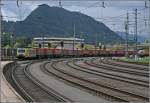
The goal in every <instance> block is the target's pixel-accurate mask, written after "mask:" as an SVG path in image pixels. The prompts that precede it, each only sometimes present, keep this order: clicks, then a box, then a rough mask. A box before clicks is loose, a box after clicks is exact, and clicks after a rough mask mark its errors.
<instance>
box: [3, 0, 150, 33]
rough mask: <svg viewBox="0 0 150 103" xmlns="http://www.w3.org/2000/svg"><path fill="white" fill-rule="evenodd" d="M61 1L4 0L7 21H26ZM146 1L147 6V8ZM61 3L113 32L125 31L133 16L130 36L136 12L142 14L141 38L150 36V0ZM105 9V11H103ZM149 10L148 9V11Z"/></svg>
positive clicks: (71, 0) (99, 0) (95, 0)
mask: <svg viewBox="0 0 150 103" xmlns="http://www.w3.org/2000/svg"><path fill="white" fill-rule="evenodd" d="M58 1H59V0H42V1H41V0H33V1H32V0H24V1H23V0H19V2H18V6H17V0H2V4H3V6H2V9H1V10H2V15H3V19H4V20H7V21H8V20H9V21H21V20H24V19H25V18H26V17H27V16H28V15H29V14H30V13H31V12H32V11H33V10H34V9H36V8H37V7H38V5H40V4H48V5H49V6H59V2H58ZM145 1H146V5H147V6H145ZM145 1H144V0H138V1H136V0H127V1H125V0H124V1H123V0H120V1H119V0H111V1H110V0H61V4H62V7H63V8H65V9H67V10H69V11H76V12H81V13H83V14H86V15H88V16H91V17H93V18H94V19H95V20H97V21H100V22H103V23H104V24H105V25H106V26H108V27H109V28H110V29H111V30H113V31H122V32H124V31H125V22H126V14H127V12H128V13H129V24H130V25H129V33H130V34H133V33H134V22H135V19H134V18H135V14H134V13H135V11H134V10H135V9H136V8H137V10H138V34H139V35H144V36H148V19H149V18H148V17H149V14H148V11H149V7H148V6H149V5H148V0H145ZM103 2H104V5H103ZM103 6H105V7H103ZM146 7H148V8H146Z"/></svg>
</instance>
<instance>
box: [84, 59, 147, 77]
mask: <svg viewBox="0 0 150 103" xmlns="http://www.w3.org/2000/svg"><path fill="white" fill-rule="evenodd" d="M101 61H103V60H101ZM84 63H85V64H87V65H90V66H94V67H97V68H103V69H105V70H109V71H115V72H121V73H127V74H131V75H136V76H143V77H149V73H148V72H147V71H141V70H133V69H129V68H124V67H117V66H113V65H108V64H106V63H105V64H103V62H102V63H100V64H98V63H95V62H94V61H93V60H86V61H85V62H84Z"/></svg>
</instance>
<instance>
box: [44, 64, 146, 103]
mask: <svg viewBox="0 0 150 103" xmlns="http://www.w3.org/2000/svg"><path fill="white" fill-rule="evenodd" d="M59 62H60V61H57V62H52V63H51V65H49V66H51V67H52V68H51V69H48V67H47V65H48V64H49V63H46V64H44V65H45V66H44V68H45V70H46V71H47V72H49V73H50V74H53V75H55V76H56V77H58V78H61V79H63V80H65V81H68V82H71V83H73V84H75V85H78V86H80V87H82V88H86V89H88V90H90V91H93V92H96V93H99V94H103V95H105V96H107V97H110V98H112V100H114V101H123V102H128V101H148V98H147V97H144V96H142V95H137V94H134V93H129V92H126V91H122V90H119V89H118V88H113V87H111V86H108V85H103V84H100V83H96V82H94V81H92V80H88V79H85V78H83V77H81V76H79V75H76V74H74V73H71V72H68V71H66V70H63V69H62V68H59V67H58V66H57V63H59Z"/></svg>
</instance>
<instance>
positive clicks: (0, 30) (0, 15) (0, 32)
mask: <svg viewBox="0 0 150 103" xmlns="http://www.w3.org/2000/svg"><path fill="white" fill-rule="evenodd" d="M1 7H2V3H1V0H0V26H1V25H2V24H1V23H2V11H1ZM1 37H2V29H1V28H0V56H1V50H2V48H1V39H2V38H1ZM0 63H1V57H0Z"/></svg>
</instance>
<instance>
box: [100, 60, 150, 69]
mask: <svg viewBox="0 0 150 103" xmlns="http://www.w3.org/2000/svg"><path fill="white" fill-rule="evenodd" d="M99 61H100V62H102V63H104V64H109V65H113V66H118V67H125V68H131V69H134V70H143V71H149V68H148V66H142V65H137V64H131V63H130V64H129V63H124V62H119V61H115V60H111V59H105V60H99Z"/></svg>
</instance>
